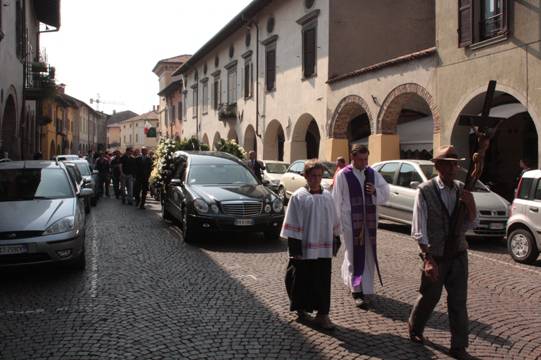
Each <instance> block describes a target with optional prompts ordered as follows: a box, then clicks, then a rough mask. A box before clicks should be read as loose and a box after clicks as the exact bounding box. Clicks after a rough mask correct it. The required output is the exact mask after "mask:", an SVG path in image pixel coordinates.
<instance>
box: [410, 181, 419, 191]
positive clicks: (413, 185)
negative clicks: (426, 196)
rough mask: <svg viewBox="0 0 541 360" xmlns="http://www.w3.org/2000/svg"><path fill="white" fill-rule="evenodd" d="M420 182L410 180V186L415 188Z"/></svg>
mask: <svg viewBox="0 0 541 360" xmlns="http://www.w3.org/2000/svg"><path fill="white" fill-rule="evenodd" d="M420 184H421V183H420V182H419V181H412V182H410V188H412V189H417V188H418V187H419V185H420Z"/></svg>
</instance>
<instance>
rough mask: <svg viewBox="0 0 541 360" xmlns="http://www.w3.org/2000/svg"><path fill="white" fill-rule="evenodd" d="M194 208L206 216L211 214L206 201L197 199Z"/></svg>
mask: <svg viewBox="0 0 541 360" xmlns="http://www.w3.org/2000/svg"><path fill="white" fill-rule="evenodd" d="M193 207H194V208H195V210H197V212H198V213H200V214H206V213H208V212H209V204H207V203H206V202H205V201H204V200H201V199H195V200H194V201H193Z"/></svg>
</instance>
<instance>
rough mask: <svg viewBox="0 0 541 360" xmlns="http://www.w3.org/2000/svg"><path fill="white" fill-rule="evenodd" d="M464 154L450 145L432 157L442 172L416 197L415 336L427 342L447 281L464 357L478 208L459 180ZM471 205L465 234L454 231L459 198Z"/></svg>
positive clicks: (457, 348) (457, 346)
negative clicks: (419, 264)
mask: <svg viewBox="0 0 541 360" xmlns="http://www.w3.org/2000/svg"><path fill="white" fill-rule="evenodd" d="M459 160H464V159H459V158H458V154H457V152H456V150H455V148H454V147H453V146H444V147H442V148H440V149H439V151H438V152H437V153H436V154H435V156H434V158H433V159H432V161H433V162H434V166H435V168H436V170H437V172H438V176H436V177H435V178H433V179H430V180H428V181H426V182H424V183H422V184H421V185H419V190H418V192H417V196H416V198H415V205H414V208H413V219H412V226H411V235H412V237H413V238H414V239H415V240H416V241H417V242H418V243H419V248H420V249H421V257H422V258H423V260H424V265H423V273H422V277H421V288H420V290H419V292H420V295H419V297H418V299H417V302H416V303H415V305H414V307H413V310H412V312H411V315H410V318H409V321H408V329H409V336H410V339H411V340H412V341H414V342H420V343H422V342H424V338H423V330H424V327H425V325H426V323H427V321H428V319H429V317H430V315H431V313H432V311H433V310H434V307H435V306H436V304H437V303H438V301H439V299H440V296H441V292H442V289H443V286H445V288H446V290H447V296H448V298H447V306H448V308H449V324H450V327H451V351H450V354H451V355H452V356H456V357H457V358H463V357H464V356H465V352H466V350H465V349H466V347H467V346H468V312H467V309H466V302H467V297H468V295H467V294H468V254H467V251H466V250H467V248H468V243H467V242H466V236H465V233H466V230H468V229H470V228H473V227H474V226H475V223H476V220H477V210H476V207H475V201H474V200H473V196H472V194H471V193H470V192H469V191H467V190H464V189H463V184H461V183H459V182H458V181H456V180H455V178H456V175H457V172H458V161H459ZM460 201H462V202H464V204H465V206H466V209H467V218H466V219H467V221H466V222H465V223H464V226H463V227H462V229H461V231H460V232H459V234H455V233H454V230H453V224H454V219H455V218H456V216H457V213H458V204H459V202H460Z"/></svg>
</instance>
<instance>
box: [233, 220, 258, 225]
mask: <svg viewBox="0 0 541 360" xmlns="http://www.w3.org/2000/svg"><path fill="white" fill-rule="evenodd" d="M253 224H254V219H235V225H237V226H250V225H253Z"/></svg>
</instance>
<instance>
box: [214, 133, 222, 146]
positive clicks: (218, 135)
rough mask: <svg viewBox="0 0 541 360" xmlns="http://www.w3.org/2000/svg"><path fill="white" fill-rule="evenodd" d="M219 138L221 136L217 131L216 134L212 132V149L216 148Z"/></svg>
mask: <svg viewBox="0 0 541 360" xmlns="http://www.w3.org/2000/svg"><path fill="white" fill-rule="evenodd" d="M221 138H222V137H221V136H220V133H219V132H216V134H214V140H212V150H216V147H217V146H218V144H219V143H220V139H221Z"/></svg>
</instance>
